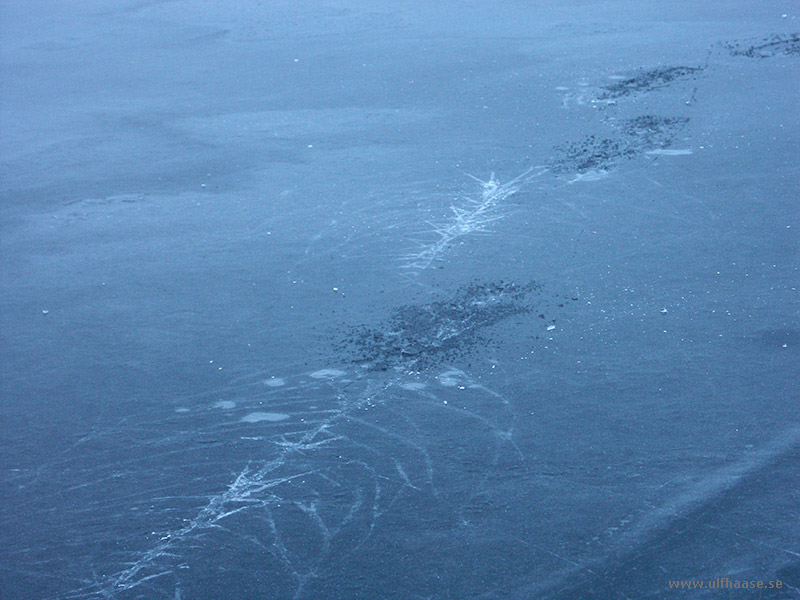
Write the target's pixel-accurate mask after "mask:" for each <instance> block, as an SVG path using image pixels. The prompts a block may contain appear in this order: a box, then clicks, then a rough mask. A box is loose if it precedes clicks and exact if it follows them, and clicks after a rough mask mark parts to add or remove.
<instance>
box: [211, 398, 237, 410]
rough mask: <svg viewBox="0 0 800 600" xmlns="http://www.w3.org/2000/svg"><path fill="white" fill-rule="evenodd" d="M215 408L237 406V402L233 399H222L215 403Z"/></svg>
mask: <svg viewBox="0 0 800 600" xmlns="http://www.w3.org/2000/svg"><path fill="white" fill-rule="evenodd" d="M214 408H225V409H228V408H236V402H234V401H233V400H220V401H219V402H217V403H216V404H215V405H214Z"/></svg>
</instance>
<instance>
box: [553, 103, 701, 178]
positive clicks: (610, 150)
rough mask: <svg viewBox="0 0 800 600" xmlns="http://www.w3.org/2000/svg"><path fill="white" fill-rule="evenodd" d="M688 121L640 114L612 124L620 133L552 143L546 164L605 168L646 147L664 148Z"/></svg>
mask: <svg viewBox="0 0 800 600" xmlns="http://www.w3.org/2000/svg"><path fill="white" fill-rule="evenodd" d="M688 122H689V119H688V118H685V117H659V116H656V115H642V116H640V117H636V118H633V119H627V120H624V121H620V122H619V123H617V124H616V125H615V128H616V129H617V130H618V131H619V133H620V135H619V137H616V138H600V137H597V136H594V135H590V136H588V137H586V138H584V139H583V140H581V141H579V142H568V143H566V144H561V145H559V146H556V148H555V152H554V158H553V159H552V161H551V164H550V168H551V169H552V170H553V172H555V173H559V174H561V173H586V172H588V171H606V170H608V169H610V168H612V167H613V166H615V165H616V164H617V163H619V162H621V161H622V160H626V159H630V158H634V157H636V156H638V155H640V154H642V153H643V152H646V151H648V150H654V149H658V148H668V147H669V146H670V145H671V144H672V142H673V140H674V139H675V136H676V134H677V132H678V131H679V130H680V129H681V128H682V127H684V126H685V125H686V124H687V123H688Z"/></svg>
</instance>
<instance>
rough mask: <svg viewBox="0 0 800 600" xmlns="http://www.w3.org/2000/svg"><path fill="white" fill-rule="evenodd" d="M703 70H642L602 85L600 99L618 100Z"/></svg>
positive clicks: (663, 85)
mask: <svg viewBox="0 0 800 600" xmlns="http://www.w3.org/2000/svg"><path fill="white" fill-rule="evenodd" d="M702 70H703V69H702V67H657V68H655V69H647V70H641V71H639V72H637V73H636V74H635V75H632V76H631V77H627V78H625V79H622V80H620V81H616V82H614V83H610V84H608V85H604V86H602V87H601V89H602V90H603V91H602V93H601V94H600V95H599V96H598V100H616V99H618V98H624V97H627V96H633V95H636V94H642V93H645V92H651V91H653V90H656V89H659V88H663V87H666V86H668V85H670V84H671V83H673V82H675V81H679V80H682V79H687V78H688V77H690V76H692V75H694V74H695V73H698V72H699V71H702Z"/></svg>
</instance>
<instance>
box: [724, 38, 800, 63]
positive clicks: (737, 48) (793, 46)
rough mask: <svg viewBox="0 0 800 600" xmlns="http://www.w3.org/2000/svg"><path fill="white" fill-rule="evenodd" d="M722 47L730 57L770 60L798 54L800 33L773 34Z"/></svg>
mask: <svg viewBox="0 0 800 600" xmlns="http://www.w3.org/2000/svg"><path fill="white" fill-rule="evenodd" d="M724 47H725V48H726V49H727V50H728V52H730V54H731V55H732V56H746V57H748V58H770V57H773V56H781V55H785V56H789V55H798V54H800V33H791V34H788V35H786V34H783V35H782V34H773V35H771V36H768V37H765V38H761V39H759V40H756V41H753V40H750V41H747V42H741V41H740V42H729V43H727V44H725V45H724Z"/></svg>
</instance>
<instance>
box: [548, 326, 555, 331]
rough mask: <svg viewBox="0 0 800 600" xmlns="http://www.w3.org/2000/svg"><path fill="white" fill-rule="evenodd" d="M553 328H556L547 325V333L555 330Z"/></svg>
mask: <svg viewBox="0 0 800 600" xmlns="http://www.w3.org/2000/svg"><path fill="white" fill-rule="evenodd" d="M555 328H556V326H555V325H548V326H547V331H553V329H555Z"/></svg>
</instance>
